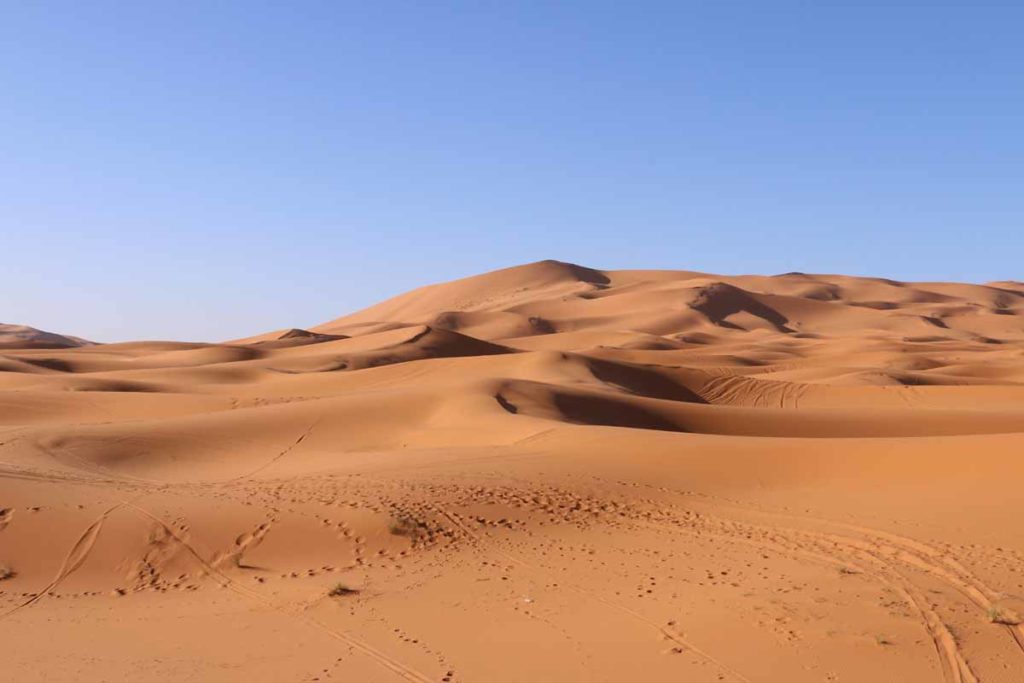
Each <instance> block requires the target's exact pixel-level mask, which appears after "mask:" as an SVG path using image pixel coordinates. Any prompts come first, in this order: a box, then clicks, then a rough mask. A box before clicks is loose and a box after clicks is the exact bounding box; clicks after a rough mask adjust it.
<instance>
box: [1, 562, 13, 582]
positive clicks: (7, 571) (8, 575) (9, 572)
mask: <svg viewBox="0 0 1024 683" xmlns="http://www.w3.org/2000/svg"><path fill="white" fill-rule="evenodd" d="M14 576H15V571H14V570H13V569H11V568H10V567H8V566H7V565H6V564H0V581H3V580H4V579H13V578H14Z"/></svg>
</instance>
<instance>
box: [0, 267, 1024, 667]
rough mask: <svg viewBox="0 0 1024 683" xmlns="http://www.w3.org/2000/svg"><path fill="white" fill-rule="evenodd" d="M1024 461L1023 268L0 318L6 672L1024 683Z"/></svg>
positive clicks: (527, 286) (514, 276)
mask: <svg viewBox="0 0 1024 683" xmlns="http://www.w3.org/2000/svg"><path fill="white" fill-rule="evenodd" d="M1022 454H1024V285H1022V284H1021V283H1019V282H1012V281H1003V282H991V283H988V284H965V283H942V282H930V283H908V282H898V281H894V280H888V279H882V278H865V277H851V276H843V275H812V274H805V273H787V274H784V275H776V276H760V275H741V276H722V275H712V274H707V273H699V272H692V271H664V270H660V271H655V270H649V271H641V270H621V271H603V270H597V269H593V268H587V267H583V266H579V265H573V264H569V263H562V262H558V261H541V262H538V263H532V264H528V265H524V266H517V267H514V268H508V269H504V270H499V271H495V272H492V273H487V274H484V275H479V276H475V277H470V278H465V279H462V280H457V281H453V282H447V283H443V284H437V285H431V286H427V287H423V288H420V289H417V290H414V291H412V292H408V293H406V294H402V295H400V296H397V297H395V298H393V299H389V300H387V301H384V302H382V303H379V304H377V305H375V306H372V307H370V308H367V309H365V310H362V311H359V312H356V313H353V314H350V315H345V316H343V317H341V318H337V319H335V320H331V321H329V322H326V323H324V324H322V325H318V326H316V327H313V328H311V329H309V330H305V329H298V328H295V329H284V330H276V331H272V332H267V333H262V334H256V335H255V336H251V337H247V338H244V339H239V340H235V341H232V342H228V343H222V344H198V343H184V342H130V343H121V344H102V345H98V344H91V343H89V342H86V341H84V340H81V339H78V338H75V337H69V336H62V335H57V334H52V333H47V332H41V331H39V330H35V329H33V328H27V327H19V326H12V325H0V642H2V643H3V645H4V652H5V655H4V664H3V666H2V667H0V669H2V670H3V675H0V678H4V679H5V680H7V679H9V680H12V681H15V680H16V681H54V680H69V681H70V680H76V681H101V680H137V681H157V680H160V681H163V680H166V681H180V680H203V681H220V680H223V681H236V680H246V681H284V680H287V681H291V680H296V681H298V680H310V681H311V680H321V681H326V680H338V681H371V680H379V681H387V680H396V681H401V680H406V681H449V682H451V681H466V682H468V681H483V682H488V683H490V682H497V681H533V680H535V681H629V680H644V681H688V682H689V681H692V682H697V683H700V682H704V681H741V682H747V683H753V682H762V681H773V682H774V681H779V682H786V683H789V682H803V681H807V682H811V681H815V682H821V681H889V682H893V683H895V682H898V681H899V682H907V681H947V682H950V683H952V682H958V683H969V682H972V681H995V682H997V683H1002V682H1005V683H1010V682H1012V681H1024V625H1022V620H1024V578H1022V577H1024V522H1020V521H1018V519H1019V514H1017V513H1018V510H1019V508H1020V496H1021V490H1022V483H1024V459H1022ZM5 677H6V678H5Z"/></svg>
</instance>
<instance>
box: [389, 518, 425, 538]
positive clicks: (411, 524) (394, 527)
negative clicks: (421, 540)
mask: <svg viewBox="0 0 1024 683" xmlns="http://www.w3.org/2000/svg"><path fill="white" fill-rule="evenodd" d="M422 528H423V522H420V521H418V520H416V519H413V518H412V517H408V516H406V515H400V516H398V517H395V518H394V519H392V520H391V523H390V524H388V531H389V532H391V533H392V534H394V535H395V536H415V535H416V534H417V533H418V532H419V530H420V529H422Z"/></svg>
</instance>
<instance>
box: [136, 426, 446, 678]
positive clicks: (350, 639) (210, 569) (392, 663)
mask: <svg viewBox="0 0 1024 683" xmlns="http://www.w3.org/2000/svg"><path fill="white" fill-rule="evenodd" d="M310 429H312V426H310ZM307 433H308V430H307ZM303 438H304V437H299V439H298V440H297V441H296V444H297V443H299V442H300V441H301V440H302V439H303ZM294 446H295V444H293V445H292V447H294ZM286 450H287V449H286ZM126 505H127V507H130V508H132V509H133V510H135V511H136V512H137V513H139V514H140V515H142V516H144V517H146V518H147V519H149V520H151V521H153V522H155V523H156V524H158V525H160V526H161V527H162V528H163V529H164V531H166V532H167V534H168V535H169V537H170V538H172V539H174V540H175V541H176V542H177V543H179V544H180V545H181V546H182V548H183V549H184V550H185V551H186V552H187V553H188V554H189V555H191V556H192V557H193V558H194V559H195V560H196V562H198V563H199V564H200V566H202V568H203V569H204V570H205V571H206V572H207V574H208V575H209V576H210V577H212V578H213V579H214V580H215V581H217V583H219V584H220V585H222V586H224V587H226V588H230V589H231V590H233V591H235V592H236V593H238V594H239V595H242V596H244V597H248V598H250V599H253V600H256V601H257V602H259V603H261V604H262V605H264V606H265V607H268V608H270V609H272V610H274V611H276V612H280V613H282V614H285V615H287V616H290V617H293V618H295V619H297V620H299V621H302V622H305V623H306V624H309V625H311V626H313V627H314V628H316V629H318V630H320V631H321V632H323V633H325V634H327V635H328V636H330V637H332V638H334V639H335V640H339V641H341V642H343V643H345V644H346V645H348V646H349V647H351V648H352V649H354V650H356V651H358V652H360V653H362V654H364V655H366V656H367V657H369V658H370V659H373V660H374V661H376V662H377V663H378V664H380V665H381V666H383V667H384V668H386V669H388V670H389V671H391V672H392V673H394V674H396V675H398V676H399V677H401V678H403V679H405V680H407V681H415V682H416V683H431V682H432V681H433V679H432V678H430V677H429V676H426V675H425V674H423V673H422V672H420V671H417V670H416V669H414V668H412V667H411V666H407V665H405V664H403V663H402V662H400V661H398V660H397V659H394V658H393V657H390V656H389V655H387V654H385V653H383V652H381V651H380V650H378V649H377V648H375V647H373V646H372V645H370V644H369V643H366V642H365V641H363V640H360V639H359V638H356V637H355V636H352V635H350V634H348V633H345V632H344V631H337V630H335V629H333V628H331V627H329V626H328V625H326V624H324V623H323V622H322V621H320V620H319V619H316V618H315V617H313V616H311V615H309V614H306V613H305V612H303V611H302V610H299V609H289V608H287V607H282V606H279V605H277V604H275V603H274V602H273V601H271V600H270V599H269V598H267V597H265V596H263V595H262V594H260V593H259V592H257V591H254V590H252V589H250V588H247V587H245V586H243V585H242V584H240V583H238V582H237V581H235V580H234V579H232V578H231V577H229V576H228V575H227V574H225V573H224V572H222V571H221V570H220V569H218V568H217V567H215V566H213V565H212V564H211V563H210V562H208V561H207V560H206V559H205V558H204V557H203V556H202V555H201V554H200V553H199V551H198V550H196V548H195V546H193V545H192V544H191V543H189V542H188V541H187V540H185V539H184V538H182V537H181V535H180V534H179V533H178V531H177V530H176V529H174V528H173V527H172V526H171V525H169V524H167V523H166V522H165V521H164V520H162V519H161V518H160V517H158V516H156V515H154V514H153V513H151V512H149V511H148V510H146V509H144V508H141V507H139V506H137V505H134V504H131V503H126Z"/></svg>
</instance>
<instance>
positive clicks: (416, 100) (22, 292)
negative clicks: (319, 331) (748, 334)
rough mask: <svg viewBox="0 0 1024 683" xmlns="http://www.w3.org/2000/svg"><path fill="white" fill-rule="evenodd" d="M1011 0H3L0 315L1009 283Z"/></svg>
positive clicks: (146, 320) (1014, 269)
mask: <svg viewBox="0 0 1024 683" xmlns="http://www.w3.org/2000/svg"><path fill="white" fill-rule="evenodd" d="M1022 27H1024V5H1022V4H1021V3H1020V2H1009V1H1007V2H1001V3H992V2H967V1H966V0H962V1H961V2H899V1H896V2H844V3H833V2H810V1H808V2H787V1H785V0H775V1H767V0H760V1H757V2H729V1H727V0H723V1H722V2H683V1H676V2H664V3H661V2H632V3H630V2H599V1H592V2H513V1H510V0H507V1H499V2H483V1H477V2H461V3H451V2H421V1H418V0H417V1H414V2H384V1H380V0H374V1H373V2H351V3H345V2H339V1H334V2H301V1H296V2H272V3H271V2H256V1H250V2H139V3H129V2H78V1H77V0H76V1H74V2H66V3H62V2H45V1H40V2H6V3H3V12H2V20H0V247H2V250H3V252H4V253H3V255H2V258H0V269H2V270H3V272H4V277H3V286H4V287H5V294H4V296H3V297H2V298H0V321H2V322H17V323H25V324H31V325H34V326H37V327H42V328H45V329H51V330H54V331H58V332H65V333H70V334H78V335H82V336H86V337H90V338H94V339H97V340H101V341H113V340H121V339H130V338H174V339H199V340H217V339H225V338H231V337H237V336H242V335H246V334H250V333H257V332H261V331H266V330H269V329H274V328H279V327H286V326H309V325H313V324H315V323H317V322H321V321H324V320H327V319H330V318H333V317H336V316H338V315H341V314H343V313H346V312H348V311H351V310H354V309H357V308H360V307H362V306H364V305H367V304H370V303H373V302H375V301H377V300H380V299H382V298H384V297H386V296H390V295H392V294H396V293H399V292H401V291H404V290H406V289H409V288H411V287H414V286H417V285H420V284H426V283H429V282H433V281H438V280H445V279H450V278H453V277H459V276H463V275H469V274H473V273H477V272H482V271H486V270H490V269H493V268H497V267H501V266H506V265H512V264H515V263H520V262H526V261H533V260H538V259H542V258H557V259H562V260H569V261H575V262H579V263H584V264H586V265H590V266H594V267H599V268H624V267H646V268H685V269H696V270H707V271H713V272H725V273H738V272H760V273H774V272H783V271H790V270H803V271H811V272H844V273H851V274H871V275H885V276H891V277H895V278H900V279H958V280H973V281H985V280H994V279H1008V278H1013V279H1022V278H1024V266H1022V262H1024V220H1022V219H1024V40H1022V38H1021V31H1022Z"/></svg>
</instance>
